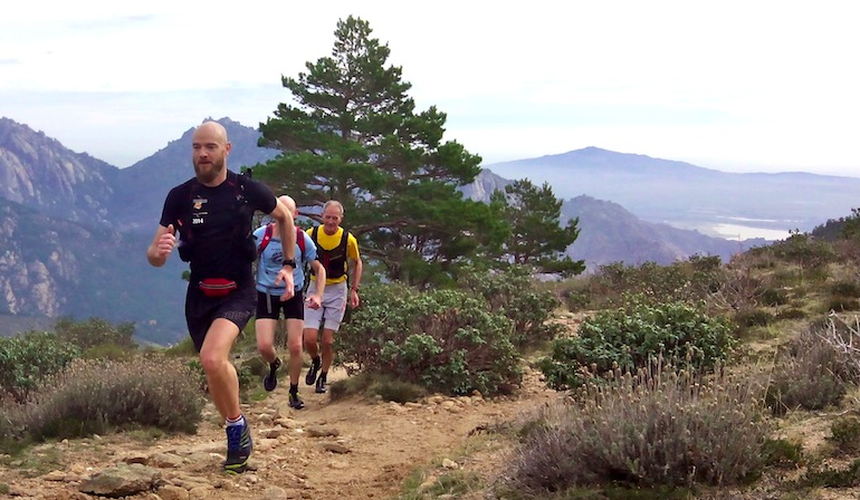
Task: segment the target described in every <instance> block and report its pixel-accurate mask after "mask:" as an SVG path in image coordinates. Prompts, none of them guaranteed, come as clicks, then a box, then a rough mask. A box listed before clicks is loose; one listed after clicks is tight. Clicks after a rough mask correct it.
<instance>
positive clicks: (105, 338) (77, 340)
mask: <svg viewBox="0 0 860 500" xmlns="http://www.w3.org/2000/svg"><path fill="white" fill-rule="evenodd" d="M54 330H55V331H56V333H57V337H59V338H60V339H61V340H65V341H66V342H69V343H72V344H75V345H76V346H78V347H80V348H81V350H84V351H86V350H87V349H91V348H93V347H96V346H100V345H102V344H114V345H118V346H121V347H125V348H134V347H136V344H135V343H134V339H133V336H134V323H130V322H128V323H121V324H119V325H117V326H114V325H112V324H111V323H110V322H108V321H107V320H104V319H102V318H90V319H88V320H86V321H75V320H74V319H72V318H71V317H68V316H67V317H63V318H60V319H59V320H57V323H56V325H55V326H54Z"/></svg>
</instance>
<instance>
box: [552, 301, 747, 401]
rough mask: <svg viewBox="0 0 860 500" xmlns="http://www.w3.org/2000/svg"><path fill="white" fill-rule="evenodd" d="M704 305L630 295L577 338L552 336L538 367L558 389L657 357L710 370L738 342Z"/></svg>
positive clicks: (600, 314)
mask: <svg viewBox="0 0 860 500" xmlns="http://www.w3.org/2000/svg"><path fill="white" fill-rule="evenodd" d="M703 307H704V306H703V305H702V304H699V305H693V304H689V303H685V302H669V303H661V304H650V303H647V302H643V301H641V300H640V298H639V297H638V296H631V297H629V300H628V303H627V304H626V305H625V306H624V307H620V308H618V309H613V310H605V311H599V312H598V313H597V314H595V315H594V316H592V317H589V318H586V319H585V320H584V321H583V323H582V324H581V325H580V327H579V331H578V333H577V335H576V336H575V337H568V338H559V339H557V340H555V341H554V342H553V345H552V352H551V355H550V356H548V357H544V358H542V359H541V360H539V361H538V367H539V368H540V369H541V371H542V372H543V373H544V375H545V376H546V380H547V385H549V386H550V387H552V388H555V389H559V390H563V389H568V388H575V387H578V386H580V385H582V384H583V383H585V382H586V381H587V379H588V377H590V376H605V375H607V374H610V373H612V372H613V371H614V370H615V369H619V368H620V369H622V370H626V371H635V370H637V369H639V368H641V367H645V366H647V365H648V364H649V363H650V361H651V360H653V359H656V358H658V357H662V358H663V359H666V360H667V361H668V362H669V363H672V364H677V365H678V366H682V365H683V366H689V367H692V368H695V369H701V368H705V369H707V368H711V367H713V366H714V365H715V364H716V363H718V362H719V361H721V360H724V359H726V358H727V356H728V355H729V352H730V351H731V349H732V347H733V346H734V345H735V344H736V341H735V339H734V338H733V337H732V335H731V332H732V327H731V324H730V323H729V321H728V320H727V319H725V318H723V317H711V316H709V315H708V314H707V313H706V312H705V311H704V309H703Z"/></svg>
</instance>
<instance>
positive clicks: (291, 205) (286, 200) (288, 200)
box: [278, 195, 298, 218]
mask: <svg viewBox="0 0 860 500" xmlns="http://www.w3.org/2000/svg"><path fill="white" fill-rule="evenodd" d="M278 201H280V202H281V203H283V204H284V206H285V207H287V210H289V211H290V213H291V214H293V218H295V216H296V212H297V211H298V210H297V208H296V200H294V199H293V197H292V196H287V195H282V196H279V197H278Z"/></svg>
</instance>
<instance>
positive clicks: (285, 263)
mask: <svg viewBox="0 0 860 500" xmlns="http://www.w3.org/2000/svg"><path fill="white" fill-rule="evenodd" d="M281 265H282V266H290V267H292V268H293V269H295V268H296V259H284V261H283V262H282V263H281Z"/></svg>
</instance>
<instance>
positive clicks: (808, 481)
mask: <svg viewBox="0 0 860 500" xmlns="http://www.w3.org/2000/svg"><path fill="white" fill-rule="evenodd" d="M799 483H800V485H801V486H809V487H825V488H851V487H854V486H860V460H855V461H854V462H852V463H851V464H850V465H848V466H847V467H846V468H844V469H834V468H830V467H827V468H824V469H819V468H810V469H809V470H807V471H806V474H804V475H803V477H802V478H801V480H800V481H799Z"/></svg>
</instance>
